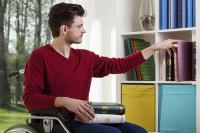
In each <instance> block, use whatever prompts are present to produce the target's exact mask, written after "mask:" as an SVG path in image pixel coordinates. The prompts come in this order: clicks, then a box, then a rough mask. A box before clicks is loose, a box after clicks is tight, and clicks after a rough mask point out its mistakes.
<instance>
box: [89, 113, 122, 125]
mask: <svg viewBox="0 0 200 133" xmlns="http://www.w3.org/2000/svg"><path fill="white" fill-rule="evenodd" d="M125 120H126V119H125V115H115V114H95V118H94V119H93V120H91V121H90V123H103V124H106V123H107V124H111V123H114V124H115V123H124V122H125Z"/></svg>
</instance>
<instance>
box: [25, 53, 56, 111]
mask: <svg viewBox="0 0 200 133" xmlns="http://www.w3.org/2000/svg"><path fill="white" fill-rule="evenodd" d="M24 76H25V77H24V92H23V100H24V105H25V107H26V108H27V109H28V110H34V109H46V108H53V107H55V106H54V101H55V97H54V96H50V95H45V94H43V91H44V88H45V65H44V61H43V59H42V56H41V55H40V54H38V52H37V51H34V52H33V53H32V54H31V56H30V58H29V60H28V62H27V64H26V67H25V74H24Z"/></svg>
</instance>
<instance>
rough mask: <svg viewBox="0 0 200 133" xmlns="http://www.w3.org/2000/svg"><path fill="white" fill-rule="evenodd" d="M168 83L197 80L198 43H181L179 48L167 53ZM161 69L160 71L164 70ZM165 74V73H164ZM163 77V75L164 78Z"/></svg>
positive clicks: (166, 69) (166, 71) (166, 70)
mask: <svg viewBox="0 0 200 133" xmlns="http://www.w3.org/2000/svg"><path fill="white" fill-rule="evenodd" d="M165 59H166V66H165V70H164V71H165V73H166V78H165V79H166V81H195V80H196V43H195V42H179V43H178V47H177V48H173V49H168V50H167V51H166V58H165ZM162 69H163V67H162V68H160V70H162ZM163 73H164V72H163ZM162 76H163V75H161V77H162Z"/></svg>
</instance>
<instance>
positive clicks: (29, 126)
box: [4, 109, 70, 133]
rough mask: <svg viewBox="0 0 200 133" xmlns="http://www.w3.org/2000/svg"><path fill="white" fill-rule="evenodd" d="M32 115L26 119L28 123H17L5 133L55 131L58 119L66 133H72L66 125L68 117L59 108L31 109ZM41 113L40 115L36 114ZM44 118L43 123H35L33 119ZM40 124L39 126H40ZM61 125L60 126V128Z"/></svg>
mask: <svg viewBox="0 0 200 133" xmlns="http://www.w3.org/2000/svg"><path fill="white" fill-rule="evenodd" d="M30 113H31V116H28V117H27V119H26V125H22V124H17V125H13V126H11V127H10V128H8V129H7V130H5V131H4V133H23V132H24V133H27V132H28V133H40V132H42V133H53V130H54V126H55V124H54V121H57V122H58V123H59V125H60V127H62V129H59V130H63V131H64V132H65V133H70V131H69V129H68V128H67V127H66V126H65V123H66V122H67V121H68V118H65V117H64V116H63V115H62V114H61V113H60V110H59V109H45V110H33V111H30ZM36 114H39V115H36ZM37 120H40V121H41V120H42V123H41V122H40V123H37V128H35V127H36V125H34V122H33V121H37ZM38 126H39V127H38ZM60 127H59V128H60Z"/></svg>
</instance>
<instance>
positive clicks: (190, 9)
mask: <svg viewBox="0 0 200 133" xmlns="http://www.w3.org/2000/svg"><path fill="white" fill-rule="evenodd" d="M193 8H194V7H193V0H187V27H192V26H193Z"/></svg>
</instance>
